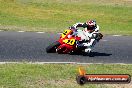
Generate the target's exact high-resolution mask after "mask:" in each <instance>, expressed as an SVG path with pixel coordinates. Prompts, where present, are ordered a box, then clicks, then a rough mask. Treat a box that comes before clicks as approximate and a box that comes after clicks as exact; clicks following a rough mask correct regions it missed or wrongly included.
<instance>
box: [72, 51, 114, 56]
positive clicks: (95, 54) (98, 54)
mask: <svg viewBox="0 0 132 88" xmlns="http://www.w3.org/2000/svg"><path fill="white" fill-rule="evenodd" d="M73 55H82V56H89V57H95V56H111V55H112V54H108V53H99V52H91V53H90V55H87V54H85V55H84V54H83V53H74V54H73Z"/></svg>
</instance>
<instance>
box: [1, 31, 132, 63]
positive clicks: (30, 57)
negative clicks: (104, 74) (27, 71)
mask: <svg viewBox="0 0 132 88" xmlns="http://www.w3.org/2000/svg"><path fill="white" fill-rule="evenodd" d="M59 36H60V35H59V34H55V33H42V34H40V33H34V32H23V33H19V32H0V62H21V61H29V62H36V61H37V62H79V63H126V64H128V63H130V64H131V63H132V36H112V35H109V36H104V38H103V39H102V40H101V41H100V42H99V43H98V44H96V46H95V47H94V49H93V53H92V54H93V56H92V57H89V56H83V55H68V54H57V53H50V54H47V53H46V51H45V48H46V47H47V46H48V45H49V44H51V43H52V42H54V41H56V40H57V39H58V38H59Z"/></svg>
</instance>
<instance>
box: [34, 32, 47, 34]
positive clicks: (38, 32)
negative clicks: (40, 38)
mask: <svg viewBox="0 0 132 88" xmlns="http://www.w3.org/2000/svg"><path fill="white" fill-rule="evenodd" d="M36 33H40V34H41V33H45V32H36Z"/></svg>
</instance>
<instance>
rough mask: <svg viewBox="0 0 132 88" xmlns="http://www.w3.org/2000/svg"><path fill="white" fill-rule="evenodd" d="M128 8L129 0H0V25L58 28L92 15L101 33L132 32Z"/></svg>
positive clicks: (6, 28) (24, 29)
mask: <svg viewBox="0 0 132 88" xmlns="http://www.w3.org/2000/svg"><path fill="white" fill-rule="evenodd" d="M94 2H95V3H94ZM131 9H132V1H131V0H129V1H127V0H121V1H120V0H116V1H115V0H99V1H98V0H0V29H1V30H12V31H14V30H15V31H16V30H23V31H45V32H62V31H63V30H64V29H66V28H68V27H69V26H71V25H73V24H75V23H76V22H85V21H86V20H88V19H95V20H96V21H97V23H98V24H99V25H100V30H101V31H102V32H103V33H104V34H123V35H132V31H131V28H132V25H131V24H132V15H131V14H132V10H131ZM15 27H17V28H15Z"/></svg>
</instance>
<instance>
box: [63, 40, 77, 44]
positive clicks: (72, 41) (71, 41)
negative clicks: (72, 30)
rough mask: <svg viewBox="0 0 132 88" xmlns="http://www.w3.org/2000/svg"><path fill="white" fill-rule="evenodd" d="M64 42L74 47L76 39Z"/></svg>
mask: <svg viewBox="0 0 132 88" xmlns="http://www.w3.org/2000/svg"><path fill="white" fill-rule="evenodd" d="M63 42H64V43H66V44H69V45H74V43H75V39H65V40H63Z"/></svg>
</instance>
